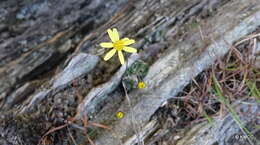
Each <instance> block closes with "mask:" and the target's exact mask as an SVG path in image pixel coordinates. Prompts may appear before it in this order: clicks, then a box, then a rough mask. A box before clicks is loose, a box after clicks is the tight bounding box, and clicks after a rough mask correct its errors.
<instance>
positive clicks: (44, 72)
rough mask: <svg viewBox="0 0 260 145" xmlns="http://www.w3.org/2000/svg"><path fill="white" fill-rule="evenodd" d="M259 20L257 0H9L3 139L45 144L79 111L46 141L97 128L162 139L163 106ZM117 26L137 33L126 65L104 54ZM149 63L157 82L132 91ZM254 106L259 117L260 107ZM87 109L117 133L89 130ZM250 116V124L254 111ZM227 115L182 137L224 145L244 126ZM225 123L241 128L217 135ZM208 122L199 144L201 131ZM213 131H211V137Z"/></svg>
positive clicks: (2, 43)
mask: <svg viewBox="0 0 260 145" xmlns="http://www.w3.org/2000/svg"><path fill="white" fill-rule="evenodd" d="M259 19H260V4H259V2H258V1H256V0H250V1H248V0H237V1H229V0H183V1H179V0H162V1H157V0H145V1H139V0H134V1H128V2H127V1H126V0H111V1H105V0H96V1H89V0H64V1H58V0H52V1H50V0H45V1H30V0H29V1H19V2H17V1H15V0H8V1H1V2H0V60H1V61H0V104H1V106H0V107H1V110H0V114H1V115H0V118H1V119H0V132H1V133H0V144H1V143H2V144H11V145H15V144H21V145H22V144H26V145H31V144H37V143H38V142H39V140H40V139H41V137H43V135H44V134H45V133H46V132H48V131H50V130H51V129H52V128H53V127H57V126H60V125H63V124H65V123H67V120H70V119H71V118H72V117H75V115H76V117H75V118H74V119H76V121H75V122H74V124H70V125H68V127H66V128H63V129H61V130H57V131H55V132H53V133H51V134H49V135H48V136H46V137H47V138H44V139H45V140H46V141H48V142H49V143H50V144H55V145H59V144H75V143H74V140H75V142H76V143H78V144H88V143H86V140H87V137H86V135H85V134H84V133H85V131H87V132H88V131H89V130H92V131H93V130H94V131H93V132H94V133H93V134H94V135H92V136H91V135H90V136H91V138H92V139H93V141H94V142H95V143H96V144H97V145H103V144H108V145H117V144H127V145H128V144H129V145H130V144H132V145H133V144H136V143H138V142H143V143H144V144H145V143H150V144H152V141H151V142H147V141H149V138H150V137H151V135H153V136H154V134H153V133H154V132H157V131H158V130H157V129H158V122H157V120H154V119H152V120H151V117H152V116H153V115H154V113H155V112H156V111H157V110H158V108H159V107H160V106H161V105H163V104H164V103H165V102H166V101H167V99H169V98H171V97H172V96H174V95H176V94H177V93H178V92H179V91H181V90H182V89H183V87H184V86H185V85H187V84H188V83H189V81H190V80H191V79H192V78H193V77H195V76H196V75H197V74H199V73H200V72H201V71H202V70H204V69H205V68H207V67H208V66H209V65H210V64H212V63H214V61H215V60H216V59H218V58H219V57H222V56H223V55H225V53H226V52H227V51H228V50H229V48H230V46H231V45H232V44H233V43H234V42H236V41H237V40H238V39H240V38H242V37H244V36H245V35H247V34H248V33H251V32H253V31H255V30H256V29H257V28H259V26H260V22H259V21H258V20H259ZM113 27H116V28H118V30H119V32H120V36H121V37H125V36H126V37H130V38H133V39H135V40H136V44H135V45H133V47H136V48H137V49H138V54H133V55H131V56H129V55H125V58H126V62H127V63H126V65H122V66H121V65H120V63H119V62H118V58H117V57H113V58H111V60H109V61H107V62H105V61H104V60H103V59H99V58H98V57H99V56H100V57H103V55H104V54H105V52H107V50H108V49H101V48H100V47H99V46H98V44H99V43H100V42H102V41H108V36H107V34H106V30H107V29H108V28H113ZM255 41H259V40H258V39H256V40H255ZM257 45H258V44H257ZM139 60H142V61H143V62H144V63H145V64H148V65H149V71H148V73H147V74H146V73H145V74H142V78H141V79H143V81H144V82H145V83H146V86H147V87H146V88H145V89H143V90H140V89H136V87H132V88H131V87H130V89H128V87H127V86H126V87H127V89H126V91H125V90H124V87H125V85H121V84H122V77H123V76H126V75H127V74H126V73H125V72H128V71H129V69H131V65H132V64H134V62H136V61H139ZM135 77H136V78H137V76H135ZM136 78H134V79H136ZM137 80H138V79H137ZM125 83H127V82H124V84H125ZM126 92H127V94H125V93H126ZM128 99H129V100H128ZM129 101H130V102H129ZM252 105H253V107H254V108H256V110H254V111H253V114H254V113H256V112H257V110H259V108H258V105H257V104H255V103H252ZM244 106H245V105H241V106H240V105H239V107H242V108H243V107H244ZM118 111H122V112H124V114H125V116H124V118H123V119H118V118H116V117H115V114H116V112H118ZM248 115H249V114H248ZM85 116H87V117H88V119H89V120H90V121H93V122H97V123H102V124H105V125H108V126H110V127H111V128H112V131H111V130H103V129H98V128H97V127H93V126H92V127H89V128H90V129H89V128H88V129H86V128H84V127H82V123H81V119H83V118H84V117H85ZM249 118H250V119H249ZM249 118H248V119H249V120H246V122H250V121H252V119H254V116H253V115H251V116H250V117H249ZM224 120H226V121H228V122H229V121H230V116H229V115H228V116H227V117H225V118H224ZM217 122H218V126H216V127H209V126H208V125H207V124H199V125H196V126H195V127H194V129H191V130H188V131H187V134H189V137H190V138H181V139H183V141H184V142H183V141H181V140H179V141H178V143H179V144H184V143H187V144H189V143H194V144H201V143H202V142H201V141H203V140H206V139H207V140H208V141H209V142H210V143H212V144H214V143H215V142H216V141H217V142H218V143H219V144H224V143H228V142H229V139H232V137H231V136H232V135H234V134H235V133H236V132H238V131H239V130H238V129H237V127H236V126H235V124H234V122H232V121H230V122H229V123H225V121H224V122H222V120H217ZM221 126H224V127H227V128H230V129H232V132H230V134H226V138H223V139H221V137H218V138H214V139H212V140H210V138H209V136H211V135H213V136H215V135H217V134H214V133H216V130H218V129H219V128H221ZM198 128H200V129H201V132H199V133H198V135H197V136H196V135H194V134H193V135H194V138H195V139H196V141H195V140H193V138H192V137H193V135H192V134H191V133H192V132H193V131H194V130H196V129H198ZM222 129H223V128H222ZM69 130H71V132H70V131H69ZM82 130H83V132H82ZM207 130H210V134H208V135H204V134H203V132H206V131H207ZM220 130H221V129H220ZM222 131H223V130H222ZM189 132H190V133H189ZM162 134H164V135H167V130H166V131H165V130H164V131H162ZM197 139H198V140H197ZM193 141H195V142H193Z"/></svg>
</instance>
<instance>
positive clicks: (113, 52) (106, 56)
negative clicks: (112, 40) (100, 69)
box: [104, 49, 116, 61]
mask: <svg viewBox="0 0 260 145" xmlns="http://www.w3.org/2000/svg"><path fill="white" fill-rule="evenodd" d="M115 53H116V49H112V50H110V51H109V52H108V53H107V54H106V55H105V57H104V60H105V61H107V60H109V59H110V58H111V57H112V56H113V55H114V54H115Z"/></svg>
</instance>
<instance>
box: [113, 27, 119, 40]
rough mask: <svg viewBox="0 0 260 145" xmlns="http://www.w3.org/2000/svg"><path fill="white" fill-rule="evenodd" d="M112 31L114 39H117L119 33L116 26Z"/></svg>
mask: <svg viewBox="0 0 260 145" xmlns="http://www.w3.org/2000/svg"><path fill="white" fill-rule="evenodd" d="M113 33H114V37H115V40H116V41H118V40H119V33H118V31H117V29H116V28H113Z"/></svg>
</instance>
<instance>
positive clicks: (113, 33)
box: [107, 28, 119, 42]
mask: <svg viewBox="0 0 260 145" xmlns="http://www.w3.org/2000/svg"><path fill="white" fill-rule="evenodd" d="M107 33H108V35H109V38H110V39H111V41H112V42H116V41H118V40H119V34H118V32H117V30H116V29H115V28H114V29H113V31H112V30H111V29H108V30H107Z"/></svg>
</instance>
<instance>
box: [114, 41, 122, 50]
mask: <svg viewBox="0 0 260 145" xmlns="http://www.w3.org/2000/svg"><path fill="white" fill-rule="evenodd" d="M113 46H114V48H115V49H116V50H118V51H121V50H122V49H123V48H124V41H122V40H118V41H116V42H115V43H113Z"/></svg>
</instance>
